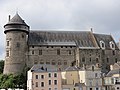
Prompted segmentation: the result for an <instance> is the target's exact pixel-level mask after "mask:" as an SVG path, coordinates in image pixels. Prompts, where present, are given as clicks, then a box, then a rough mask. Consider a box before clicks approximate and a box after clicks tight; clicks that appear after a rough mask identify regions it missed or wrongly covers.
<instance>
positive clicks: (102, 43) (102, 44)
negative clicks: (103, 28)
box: [100, 41, 105, 49]
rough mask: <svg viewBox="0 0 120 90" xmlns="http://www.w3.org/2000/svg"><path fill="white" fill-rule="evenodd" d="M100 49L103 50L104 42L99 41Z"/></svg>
mask: <svg viewBox="0 0 120 90" xmlns="http://www.w3.org/2000/svg"><path fill="white" fill-rule="evenodd" d="M100 47H101V48H102V49H105V43H104V41H100Z"/></svg>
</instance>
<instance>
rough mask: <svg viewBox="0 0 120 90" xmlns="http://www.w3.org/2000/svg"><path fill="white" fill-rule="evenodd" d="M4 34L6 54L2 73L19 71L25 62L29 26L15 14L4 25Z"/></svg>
mask: <svg viewBox="0 0 120 90" xmlns="http://www.w3.org/2000/svg"><path fill="white" fill-rule="evenodd" d="M4 28H5V31H4V33H5V34H6V56H5V65H4V72H3V73H4V74H17V73H21V72H22V71H23V69H24V66H25V62H26V52H27V37H28V33H29V26H28V25H27V24H26V23H25V22H24V20H23V19H22V18H21V17H20V16H19V15H18V14H16V15H15V16H14V17H13V18H12V19H10V16H9V22H8V23H7V24H6V25H5V26H4Z"/></svg>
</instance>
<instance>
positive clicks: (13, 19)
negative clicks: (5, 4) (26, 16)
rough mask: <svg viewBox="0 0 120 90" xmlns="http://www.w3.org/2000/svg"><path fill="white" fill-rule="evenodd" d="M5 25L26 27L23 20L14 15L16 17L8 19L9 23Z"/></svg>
mask: <svg viewBox="0 0 120 90" xmlns="http://www.w3.org/2000/svg"><path fill="white" fill-rule="evenodd" d="M7 24H22V25H27V24H26V23H25V22H24V20H23V19H22V18H21V17H20V16H19V15H18V13H16V15H15V16H14V17H13V18H12V19H10V21H9V22H8V23H7Z"/></svg>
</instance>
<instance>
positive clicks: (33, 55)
mask: <svg viewBox="0 0 120 90" xmlns="http://www.w3.org/2000/svg"><path fill="white" fill-rule="evenodd" d="M4 27H5V34H6V58H5V67H4V73H5V74H9V73H18V72H22V70H23V69H24V67H25V66H27V67H29V68H31V67H32V66H33V65H34V64H48V65H49V64H51V65H55V66H56V68H59V69H65V68H66V67H68V66H70V65H77V66H78V67H82V66H86V65H92V64H94V65H99V67H101V68H102V71H103V72H105V71H107V70H109V65H110V64H114V63H115V62H117V61H119V49H118V47H117V45H116V43H115V41H114V39H113V38H112V36H111V35H104V34H95V33H93V32H91V31H88V32H87V31H34V30H33V31H32V30H29V26H28V25H27V24H26V23H25V22H24V21H23V20H22V19H21V17H20V16H19V15H18V14H16V15H15V16H14V17H13V18H12V19H10V21H9V22H8V23H7V24H6V25H5V26H4Z"/></svg>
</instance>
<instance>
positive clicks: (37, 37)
mask: <svg viewBox="0 0 120 90" xmlns="http://www.w3.org/2000/svg"><path fill="white" fill-rule="evenodd" d="M29 45H67V46H68V45H70V46H78V47H93V48H97V43H96V41H95V40H94V36H93V34H92V33H91V32H89V31H88V32H87V31H30V33H29Z"/></svg>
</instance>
